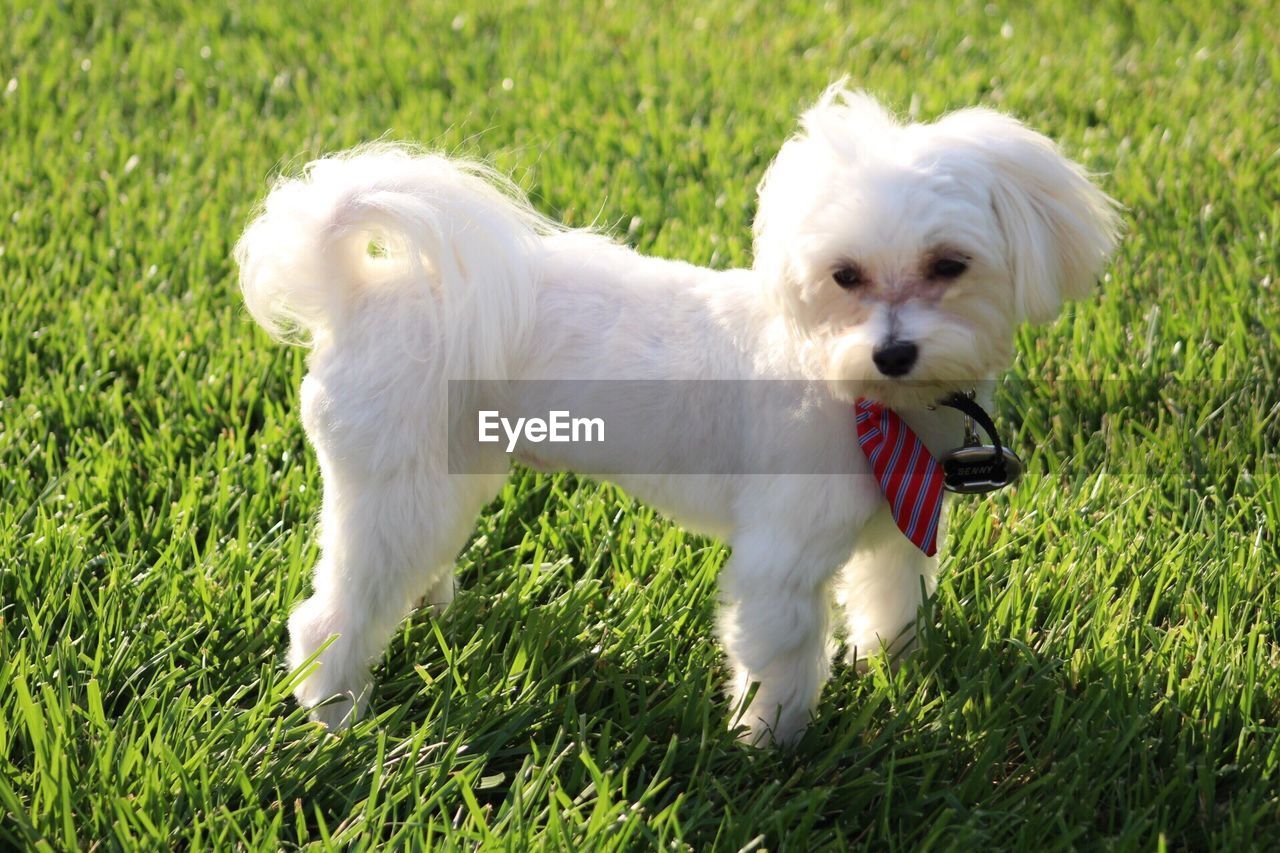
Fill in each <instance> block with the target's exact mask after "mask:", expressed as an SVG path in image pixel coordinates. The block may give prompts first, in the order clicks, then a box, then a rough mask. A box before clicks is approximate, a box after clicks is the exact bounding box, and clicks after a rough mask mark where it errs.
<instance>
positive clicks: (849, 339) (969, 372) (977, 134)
mask: <svg viewBox="0 0 1280 853" xmlns="http://www.w3.org/2000/svg"><path fill="white" fill-rule="evenodd" d="M1117 224H1118V221H1117V216H1116V212H1115V203H1114V202H1113V201H1112V200H1111V199H1110V198H1108V197H1107V196H1106V195H1105V194H1104V193H1103V192H1102V191H1101V190H1099V189H1098V188H1097V187H1095V186H1094V185H1093V184H1092V183H1090V181H1089V178H1088V177H1087V175H1086V173H1085V171H1084V170H1083V169H1082V168H1081V167H1080V166H1078V165H1077V164H1075V163H1073V162H1071V161H1070V160H1068V159H1066V158H1065V157H1063V156H1062V155H1061V154H1060V153H1059V151H1058V149H1057V147H1056V146H1055V145H1054V144H1053V143H1052V142H1051V141H1050V140H1048V139H1047V138H1045V137H1044V136H1041V135H1040V134H1038V133H1035V132H1034V131H1031V130H1029V129H1027V128H1026V127H1024V126H1023V125H1022V124H1020V123H1019V122H1017V121H1015V120H1014V119H1012V118H1009V117H1008V116H1004V115H1001V114H1000V113H997V112H993V111H991V110H987V109H967V110H962V111H960V112H956V113H952V114H951V115H949V116H947V117H945V118H943V119H941V120H940V121H938V122H936V123H934V124H911V125H902V124H899V123H898V122H897V121H895V120H894V118H893V117H892V116H891V115H889V113H887V112H886V111H885V110H884V109H883V108H882V107H881V106H880V105H879V104H878V103H876V101H875V100H873V99H872V98H871V97H869V96H867V95H864V94H861V93H854V92H849V91H847V90H845V89H844V88H843V87H842V86H840V85H837V86H835V87H833V88H831V89H829V90H828V91H827V92H826V94H825V95H824V96H823V97H822V99H821V100H820V101H819V102H818V104H817V105H816V106H814V107H813V108H812V109H810V110H809V111H808V112H806V113H805V114H804V116H803V117H802V119H801V130H800V132H799V133H798V134H797V135H796V136H795V137H793V138H792V139H791V140H789V141H788V142H787V143H786V144H785V145H784V146H783V147H782V150H781V151H780V152H779V154H778V156H777V158H776V159H775V160H774V162H773V164H772V165H771V166H770V167H769V170H768V172H767V173H766V174H765V177H764V180H763V181H762V182H761V184H760V207H759V213H758V215H757V217H756V222H755V255H756V260H755V267H756V269H757V271H759V272H760V273H761V274H762V278H763V280H764V281H765V282H766V283H767V286H768V287H769V288H771V289H773V292H774V294H775V295H776V297H777V301H778V303H779V305H780V306H781V308H782V310H783V311H784V312H785V313H786V315H787V316H788V318H789V320H790V321H791V325H792V327H793V329H794V330H795V331H796V332H797V333H798V334H800V335H801V336H803V337H804V338H805V339H806V340H807V341H810V342H815V343H817V344H818V347H817V350H818V351H819V352H820V353H821V356H820V358H821V361H822V362H823V364H822V365H821V366H820V369H821V370H822V371H824V374H825V378H826V379H828V380H829V381H831V382H832V384H833V386H834V387H835V388H836V389H837V392H838V393H840V394H842V395H844V396H848V397H857V396H866V397H872V398H875V399H879V400H882V401H883V402H885V403H888V404H890V405H909V404H920V403H927V402H930V401H932V400H936V399H937V398H938V397H939V396H941V395H942V394H943V393H945V392H947V391H951V390H959V389H963V388H965V387H971V386H973V385H974V383H975V382H977V381H979V380H982V379H987V378H990V377H992V376H994V375H995V374H996V373H998V372H999V371H1001V370H1002V369H1004V368H1005V367H1007V366H1008V364H1009V362H1010V361H1011V359H1012V349H1013V332H1014V328H1015V326H1016V325H1017V324H1018V323H1021V322H1024V321H1032V322H1044V321H1047V320H1050V319H1052V318H1053V317H1054V316H1055V315H1056V313H1057V311H1058V308H1059V306H1060V305H1061V303H1062V301H1063V300H1064V299H1072V298H1079V297H1082V296H1084V295H1085V294H1086V293H1087V292H1088V291H1089V289H1090V288H1091V287H1092V285H1093V283H1094V281H1095V280H1096V279H1097V277H1098V274H1099V273H1100V271H1101V269H1102V266H1103V263H1104V261H1105V260H1106V258H1107V255H1108V254H1109V253H1110V252H1111V250H1112V249H1113V247H1114V246H1115V241H1116V233H1117Z"/></svg>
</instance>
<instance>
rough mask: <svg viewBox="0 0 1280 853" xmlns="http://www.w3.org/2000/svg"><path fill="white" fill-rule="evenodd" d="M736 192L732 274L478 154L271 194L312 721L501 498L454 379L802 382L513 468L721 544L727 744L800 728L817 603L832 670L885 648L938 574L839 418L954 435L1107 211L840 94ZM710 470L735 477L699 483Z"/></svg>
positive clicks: (486, 396)
mask: <svg viewBox="0 0 1280 853" xmlns="http://www.w3.org/2000/svg"><path fill="white" fill-rule="evenodd" d="M759 195H760V198H759V201H760V204H759V213H758V215H757V218H756V222H755V263H754V265H753V267H752V268H751V269H737V270H726V271H716V270H710V269H703V268H700V267H696V266H691V265H689V264H686V263H682V262H679V261H668V260H660V259H657V258H649V257H644V256H642V255H639V254H637V253H636V252H634V251H632V250H631V249H629V248H627V247H625V246H622V245H619V244H617V243H615V242H612V241H611V240H609V239H606V238H605V237H603V236H600V235H598V234H595V233H589V232H586V231H581V230H566V229H563V228H561V227H559V226H557V225H555V224H554V223H552V222H550V221H548V220H547V219H545V218H543V217H541V216H539V215H538V214H537V213H535V212H534V211H533V210H532V208H531V207H530V206H529V204H528V202H527V201H526V200H525V199H524V198H523V197H522V196H521V195H520V194H519V192H518V191H517V190H515V189H514V188H513V187H512V186H511V185H509V184H508V183H506V182H504V181H503V180H501V179H500V178H498V177H496V176H495V175H493V174H492V173H491V172H490V171H489V170H487V169H485V168H483V167H481V166H478V165H476V164H473V163H465V162H459V161H457V160H451V159H447V158H445V157H443V156H438V155H433V154H422V153H413V152H409V151H406V150H404V149H402V148H397V147H391V146H374V147H366V148H361V149H357V150H356V151H354V152H351V153H349V154H346V155H342V156H338V157H331V158H326V159H323V160H318V161H316V162H313V163H311V164H310V165H309V166H307V168H306V170H305V173H304V174H303V176H302V177H300V178H296V179H290V180H282V181H281V182H279V183H278V184H277V185H276V186H275V188H274V189H273V190H272V191H271V193H270V195H269V196H268V197H267V199H266V202H265V206H264V209H263V211H262V212H261V214H260V215H259V216H258V217H257V218H256V219H255V220H254V221H253V223H252V224H251V225H250V227H249V228H248V230H247V231H246V233H245V234H244V236H243V238H242V239H241V241H240V244H239V246H238V248H237V253H236V255H237V259H238V260H239V263H240V265H241V286H242V288H243V291H244V298H245V302H246V303H247V305H248V308H249V311H250V312H251V313H252V314H253V316H254V318H255V319H257V321H258V322H259V323H261V324H262V325H263V326H264V327H265V328H267V329H268V330H269V331H271V332H272V333H273V334H275V335H277V336H280V337H286V336H289V335H291V334H294V333H301V335H300V336H301V337H302V339H304V340H306V341H307V342H308V343H309V344H310V345H311V346H312V347H313V352H312V353H311V355H310V361H309V367H310V372H309V373H308V375H307V377H306V379H305V380H304V382H303V384H302V394H301V398H302V420H303V424H304V425H305V428H306V432H307V435H308V437H309V438H310V440H311V442H312V444H313V445H314V446H315V450H316V454H317V456H318V457H319V461H320V468H321V471H322V474H323V478H324V502H323V509H322V511H321V516H320V540H321V553H322V556H321V559H320V562H319V564H318V565H317V566H316V569H315V580H314V593H313V594H312V596H311V597H310V598H308V599H307V600H306V601H304V602H302V604H301V605H300V606H299V607H298V608H297V609H296V610H295V611H294V612H293V615H292V617H291V618H290V620H289V631H290V635H291V640H292V645H291V649H290V653H289V662H290V664H291V665H292V666H293V667H295V668H299V667H306V666H308V665H309V666H310V670H309V674H307V675H306V676H305V677H304V678H303V680H302V681H301V682H300V686H299V687H298V689H297V698H298V700H299V701H300V702H301V703H302V704H303V705H304V706H306V707H308V708H311V709H312V712H313V715H314V717H315V719H317V720H319V721H321V722H324V723H326V724H328V725H330V726H340V725H345V724H347V723H349V722H350V721H351V720H352V719H353V718H354V717H356V716H357V715H358V714H359V713H360V711H361V709H362V708H363V707H364V705H365V703H366V702H367V697H368V693H369V686H370V676H369V666H370V664H371V662H372V660H373V659H374V658H375V657H376V656H377V655H378V654H379V653H380V652H381V650H382V649H383V647H384V645H385V643H386V642H387V640H388V638H389V636H390V634H391V633H392V631H393V630H394V628H395V627H396V625H397V623H398V622H399V621H400V620H401V619H402V618H403V617H404V616H405V615H406V614H407V613H408V612H409V610H410V609H411V608H412V606H413V605H414V602H416V601H418V600H419V599H421V598H423V597H424V596H425V597H426V599H427V600H428V601H431V602H433V603H437V604H443V603H446V602H448V601H449V600H450V599H451V598H452V595H453V571H452V563H453V560H454V557H455V556H456V554H457V552H458V550H459V549H460V548H461V546H462V545H463V544H464V543H465V541H466V538H467V536H468V532H469V530H470V527H471V525H472V523H473V520H474V518H475V516H476V514H477V512H478V511H479V510H480V509H481V508H482V507H483V506H484V504H485V503H486V502H487V501H488V500H490V499H491V498H492V497H493V496H494V495H495V493H496V492H497V491H498V489H499V488H500V486H501V484H502V482H503V480H504V474H503V473H502V472H503V471H504V470H505V466H506V465H507V464H508V462H509V458H508V457H507V456H506V454H505V447H503V445H502V444H501V443H499V444H494V445H491V446H488V445H486V446H484V447H483V448H482V449H480V448H479V445H475V443H474V442H475V438H474V433H475V424H474V422H463V420H462V419H461V416H460V415H458V414H457V410H456V409H452V408H451V407H450V405H449V395H450V393H451V392H454V393H456V389H455V388H454V386H455V385H456V384H457V383H452V384H451V383H450V380H502V381H492V382H475V383H473V384H470V385H463V386H461V387H463V388H464V390H463V392H462V393H463V395H464V396H466V397H468V398H469V399H468V400H467V404H468V405H469V406H471V408H470V409H468V411H473V410H474V409H475V407H476V406H479V407H481V408H484V409H492V410H498V411H501V410H504V409H509V410H525V411H530V410H536V409H539V408H540V407H541V410H542V411H546V406H545V404H544V401H541V400H539V399H536V398H535V397H536V392H535V391H533V390H530V389H533V388H537V387H542V386H540V385H538V384H537V383H526V382H521V381H519V380H530V379H538V380H544V379H553V380H618V379H639V380H672V379H678V380H725V379H733V380H760V379H787V380H795V379H804V380H813V381H815V382H817V383H818V384H817V385H816V386H815V385H813V384H806V383H795V382H766V383H759V384H758V385H753V386H752V387H758V388H759V391H758V393H757V398H756V400H755V405H753V408H752V410H751V412H750V423H749V425H744V424H743V423H742V416H741V414H740V412H736V411H721V410H719V409H718V407H717V405H716V403H715V401H716V399H717V397H716V396H715V395H714V394H712V393H710V392H706V394H705V395H704V394H703V392H701V391H700V390H699V389H700V388H702V387H703V386H702V385H699V383H697V382H679V383H671V386H672V388H673V389H675V390H672V391H671V392H670V394H668V395H666V396H663V395H661V394H658V395H654V396H652V398H650V399H647V400H645V401H644V404H643V405H637V406H636V407H635V409H634V410H633V411H632V412H631V413H630V417H632V418H634V420H635V421H636V422H637V423H638V425H639V429H637V430H635V434H637V435H642V436H643V435H648V436H653V438H652V439H650V440H647V441H645V440H639V441H636V442H635V443H634V444H631V443H628V444H627V445H626V446H616V444H615V446H613V447H611V448H610V449H609V450H608V451H607V453H606V458H603V459H602V458H601V452H602V451H601V449H600V446H597V445H587V444H582V443H578V444H573V443H567V444H541V445H538V447H537V454H536V456H535V455H534V454H532V453H531V452H530V450H529V447H528V444H527V443H526V444H525V445H524V446H523V447H522V448H521V450H520V451H518V452H517V454H516V456H515V458H518V459H523V460H524V461H527V462H529V463H530V464H535V465H537V466H539V467H542V468H548V469H568V470H578V471H584V470H585V471H591V472H593V473H599V472H601V471H605V472H615V473H616V476H611V477H610V479H613V480H615V481H617V482H618V483H619V484H620V485H621V486H622V487H623V488H625V489H626V490H628V491H629V492H631V493H633V494H635V495H637V496H638V497H640V498H642V499H644V500H646V501H649V502H651V503H652V504H653V505H655V506H656V507H658V508H659V509H661V510H663V511H665V512H667V513H669V514H670V515H671V516H672V517H673V518H675V519H676V520H678V521H680V522H681V523H684V524H687V525H688V526H689V527H691V528H694V529H697V530H700V531H704V532H707V533H710V534H712V535H715V536H719V537H722V538H724V539H726V540H727V541H728V542H729V543H730V544H731V545H732V549H733V550H732V556H731V558H730V559H729V561H728V563H727V564H726V566H725V568H724V574H723V578H722V598H723V607H722V611H721V616H720V636H721V639H722V640H723V643H724V646H725V649H726V652H727V654H728V657H729V661H730V663H731V665H732V668H733V672H734V675H733V678H732V683H731V686H730V691H731V696H732V698H733V700H734V702H735V706H736V707H737V709H738V714H737V716H736V717H735V719H734V721H733V723H731V724H736V723H737V722H739V721H740V722H742V723H744V724H745V726H746V731H745V734H744V738H745V739H747V740H749V741H751V742H754V743H760V742H767V741H769V740H773V741H776V742H779V743H784V744H785V743H792V742H794V741H795V740H796V739H797V738H798V737H799V735H800V734H801V733H802V732H803V730H804V727H805V726H806V724H807V722H808V719H809V715H810V713H811V711H812V709H813V707H814V705H815V703H816V702H817V699H818V695H819V693H820V691H821V688H822V685H823V682H824V681H825V679H826V677H827V675H828V671H829V663H830V654H831V652H830V648H831V647H830V645H829V641H830V631H829V625H828V611H829V600H830V598H831V597H832V596H833V594H834V597H835V598H836V599H837V600H839V601H840V602H841V603H842V604H843V606H844V612H845V619H846V622H847V625H846V629H847V642H848V645H849V646H850V648H851V650H854V651H852V654H853V656H854V657H855V658H865V657H866V656H867V655H868V654H870V653H873V652H877V651H880V650H881V649H883V648H890V649H892V648H895V647H896V646H895V642H896V644H897V645H901V643H902V639H903V636H904V630H905V631H907V633H908V634H909V628H910V626H911V625H913V624H914V620H915V616H916V612H917V608H918V606H919V605H920V603H921V600H922V595H923V594H925V593H927V592H928V591H931V590H932V589H933V587H934V575H935V572H936V570H937V561H936V558H933V557H929V556H926V555H925V554H924V553H923V552H922V550H921V549H920V548H917V547H916V545H914V544H912V542H911V541H909V540H908V539H907V538H906V537H905V536H904V535H903V534H902V533H901V532H900V531H899V529H898V527H897V526H895V521H894V518H893V517H891V516H890V512H889V510H888V508H887V502H886V500H885V496H884V494H883V493H882V492H881V491H880V489H879V486H878V485H877V481H876V480H875V478H873V477H871V476H867V475H868V473H869V468H868V459H867V457H866V456H864V455H863V453H862V452H861V451H860V448H859V445H858V440H857V437H856V435H855V433H854V426H853V410H852V407H851V403H852V402H853V401H854V399H855V398H859V397H861V398H868V399H872V400H876V401H879V402H880V403H882V404H884V405H885V406H887V407H890V408H891V409H892V410H894V411H896V412H897V413H898V414H899V415H901V416H902V418H903V419H904V420H905V422H907V423H908V424H910V425H911V427H912V428H913V429H914V430H915V432H916V433H918V434H919V436H920V438H921V439H922V440H923V442H924V444H925V445H926V446H927V447H928V448H929V449H930V450H932V451H934V452H942V451H945V450H947V449H948V448H951V447H954V446H955V445H956V444H958V443H959V439H960V435H961V427H960V416H959V415H957V414H956V413H954V412H948V411H946V410H934V409H933V408H932V406H931V404H932V403H934V402H935V401H936V400H937V399H938V398H939V397H941V396H942V395H944V394H946V393H948V392H952V391H956V390H963V389H971V388H974V387H976V386H981V385H983V383H989V382H990V380H992V379H993V378H994V377H995V376H996V375H997V374H998V373H999V372H1000V371H1001V370H1003V369H1004V368H1006V367H1007V366H1008V364H1009V363H1010V360H1011V357H1012V341H1013V333H1014V329H1015V327H1016V326H1017V325H1018V324H1019V323H1021V322H1023V321H1032V322H1043V321H1047V320H1049V319H1051V318H1053V317H1054V316H1055V314H1056V312H1057V310H1058V308H1059V305H1060V304H1061V302H1062V300H1063V299H1065V298H1076V297H1081V296H1084V295H1085V294H1086V293H1087V292H1088V291H1089V290H1090V289H1091V287H1092V285H1093V284H1094V282H1095V280H1096V279H1097V277H1098V275H1099V273H1100V271H1101V269H1102V266H1103V264H1104V261H1105V260H1106V258H1107V256H1108V254H1109V253H1110V251H1111V250H1112V248H1113V246H1114V244H1115V240H1116V228H1117V218H1116V214H1115V208H1114V203H1113V202H1112V201H1111V200H1110V199H1109V198H1108V197H1107V196H1106V195H1104V194H1103V193H1102V192H1101V191H1100V190H1098V189H1097V188H1096V187H1095V186H1093V184H1091V183H1090V181H1089V179H1088V177H1087V176H1086V173H1085V172H1084V170H1082V169H1081V168H1080V167H1079V166H1077V165H1076V164H1074V163H1072V162H1070V161H1069V160H1067V159H1065V158H1064V157H1063V156H1062V155H1061V154H1060V153H1059V152H1058V150H1057V148H1056V147H1055V146H1054V144H1053V143H1052V142H1050V141H1049V140H1048V139H1046V138H1045V137H1043V136H1041V135H1039V134H1037V133H1035V132H1033V131H1031V130H1028V129H1027V128H1026V127H1024V126H1023V125H1021V124H1019V123H1018V122H1017V121H1015V120H1014V119H1012V118H1009V117H1007V116H1004V115H1000V114H998V113H995V112H992V111H990V110H985V109H968V110H963V111H960V112H956V113H953V114H951V115H949V116H947V117H945V118H943V119H941V120H940V121H938V122H936V123H933V124H910V125H903V124H900V123H898V122H897V121H895V120H894V118H893V117H892V116H891V115H890V114H889V113H887V112H886V111H885V110H884V109H883V108H882V107H880V106H879V105H878V104H877V103H876V102H875V101H874V100H873V99H872V98H870V97H869V96H867V95H864V94H860V93H854V92H849V91H846V90H845V89H844V88H843V87H842V86H840V85H837V86H835V87H833V88H832V89H830V90H828V91H827V92H826V93H825V94H824V95H823V97H822V98H821V100H820V101H819V102H818V103H817V104H816V105H815V106H814V107H813V108H811V109H810V110H808V111H807V112H806V113H805V114H804V116H803V117H802V119H801V129H800V131H799V132H798V133H797V134H796V135H795V136H794V137H793V138H792V139H790V140H789V141H788V142H787V143H786V144H785V145H784V146H783V147H782V150H781V151H780V153H779V154H778V156H777V158H776V159H775V160H774V162H773V164H772V165H771V166H770V168H769V170H768V172H767V173H766V175H765V177H764V180H763V181H762V183H761V185H760V193H759ZM607 384H608V383H596V382H582V383H576V384H575V383H563V384H561V385H558V386H557V387H558V388H562V389H571V390H562V391H561V392H559V393H561V394H566V395H568V396H569V398H570V399H562V400H559V401H557V403H556V406H557V408H563V409H567V410H569V411H574V410H579V411H583V410H590V409H591V407H592V405H593V402H598V401H595V400H593V395H596V394H598V393H602V392H601V390H600V389H601V388H603V387H605V386H606V385H607ZM814 387H817V388H820V389H821V393H817V394H815V393H813V388H814ZM801 389H808V390H801ZM477 398H480V399H477ZM451 412H453V414H451ZM633 426H634V424H633ZM464 436H465V440H464ZM706 453H712V454H713V455H714V454H716V453H720V454H722V455H723V457H724V459H733V460H744V459H746V460H753V461H754V462H753V464H756V463H758V466H760V467H757V468H756V469H753V470H752V471H750V472H735V471H733V470H730V469H729V468H725V469H724V470H720V469H717V470H715V471H708V469H707V468H706V467H699V465H700V463H702V462H703V461H705V460H704V454H706ZM760 460H764V461H763V462H761V461H760ZM495 463H496V464H495ZM730 467H731V466H730ZM637 472H639V473H637ZM326 643H327V644H328V645H326ZM753 685H758V687H753Z"/></svg>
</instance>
